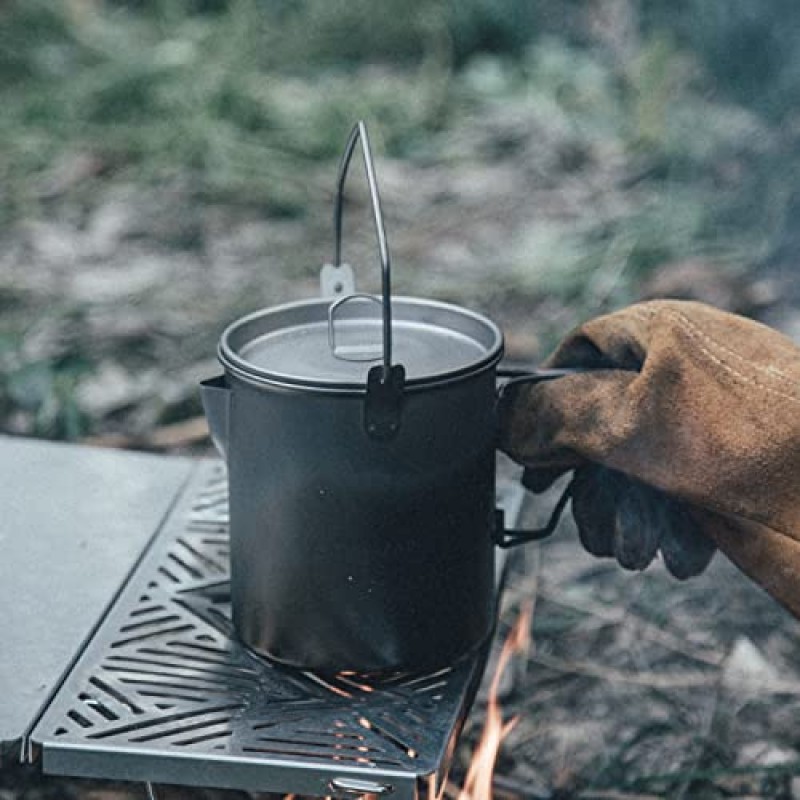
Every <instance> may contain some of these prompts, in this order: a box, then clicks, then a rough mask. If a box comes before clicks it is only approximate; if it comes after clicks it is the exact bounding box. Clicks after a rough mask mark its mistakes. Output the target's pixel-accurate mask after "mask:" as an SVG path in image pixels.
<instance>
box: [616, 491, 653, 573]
mask: <svg viewBox="0 0 800 800" xmlns="http://www.w3.org/2000/svg"><path fill="white" fill-rule="evenodd" d="M626 483H627V485H626V486H625V487H624V489H623V491H622V492H621V493H620V497H619V499H618V501H617V509H616V515H615V518H614V534H613V544H614V556H615V557H616V559H617V561H618V562H619V563H620V566H622V567H624V568H625V569H629V570H637V571H640V570H643V569H646V568H647V567H648V566H650V563H651V562H652V561H653V559H654V558H655V557H656V553H657V552H658V546H659V544H660V541H661V538H662V535H663V533H664V527H665V526H664V520H665V515H664V514H663V512H662V508H661V506H662V503H663V496H662V495H660V493H657V492H655V491H653V490H652V489H650V488H649V487H647V486H644V485H643V484H641V483H638V482H637V481H633V480H629V481H627V482H626Z"/></svg>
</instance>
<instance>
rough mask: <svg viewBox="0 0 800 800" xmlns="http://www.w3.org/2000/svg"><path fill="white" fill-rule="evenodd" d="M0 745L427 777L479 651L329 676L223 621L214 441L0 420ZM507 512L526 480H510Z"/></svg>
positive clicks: (144, 770)
mask: <svg viewBox="0 0 800 800" xmlns="http://www.w3.org/2000/svg"><path fill="white" fill-rule="evenodd" d="M0 465H2V466H0V470H2V473H0V475H2V481H0V492H2V499H3V507H4V509H5V513H4V515H3V522H2V523H0V524H1V525H2V527H0V541H2V542H3V545H4V552H5V555H6V558H5V559H4V560H3V562H2V563H0V599H2V600H4V601H5V602H4V604H3V606H2V607H3V608H4V609H10V610H11V613H10V614H6V616H5V621H4V623H3V626H2V627H3V642H4V646H3V648H2V649H1V650H0V741H2V743H3V752H4V754H5V757H6V758H8V757H10V756H14V755H16V756H19V757H21V758H22V759H23V760H30V761H33V760H37V761H38V762H39V763H40V764H41V766H42V769H43V770H44V771H45V772H47V773H52V774H59V775H72V776H83V777H96V778H117V779H122V780H135V781H146V782H161V783H179V784H187V785H198V786H214V787H221V788H238V789H246V790H254V791H276V792H286V793H296V794H307V795H317V796H322V795H336V796H339V797H348V796H355V795H361V794H364V793H374V794H383V795H387V796H391V797H392V798H398V800H402V799H406V798H407V799H408V800H411V799H412V798H418V797H421V796H424V795H426V794H430V793H435V792H437V791H438V788H439V787H440V786H441V785H442V781H443V780H444V777H445V776H446V773H447V770H448V769H449V765H450V761H451V758H452V754H453V750H454V746H455V743H456V739H457V736H458V734H459V732H460V730H461V727H462V725H463V722H464V720H465V717H466V714H467V712H468V710H469V707H470V705H471V702H472V699H473V696H474V693H475V690H476V688H477V685H478V682H479V680H480V677H481V674H482V671H483V666H484V657H485V653H475V654H474V655H473V656H471V657H469V658H466V659H463V660H462V661H461V662H460V663H458V664H456V665H454V666H453V667H451V668H448V669H444V670H440V671H438V672H436V673H433V674H428V675H408V674H396V675H389V676H383V677H381V678H380V679H375V678H373V677H371V676H360V675H351V674H348V675H344V674H340V675H336V676H320V675H315V674H312V673H307V672H298V671H295V670H289V669H285V668H281V667H279V666H276V665H274V664H271V663H268V662H267V661H265V660H263V659H261V658H260V657H258V656H256V655H255V654H253V653H251V652H250V651H249V650H247V649H246V648H245V647H243V646H242V645H241V644H240V643H239V642H238V641H237V640H236V638H235V637H234V636H233V635H232V628H231V624H230V606H229V592H228V543H227V491H226V488H227V485H226V478H225V473H224V469H223V467H222V465H221V464H220V463H219V462H217V461H210V460H207V461H194V462H193V461H190V460H187V459H181V458H168V457H157V456H147V455H140V454H132V453H120V452H112V451H102V450H94V449H90V448H84V447H76V446H67V445H55V444H46V443H41V442H29V441H22V440H15V439H9V438H4V437H0ZM499 498H500V504H501V506H502V507H503V508H504V510H505V513H506V517H507V518H511V520H512V521H513V519H514V517H516V515H517V513H518V510H519V506H520V503H521V491H520V490H519V489H518V488H517V487H516V486H512V485H510V484H501V491H500V492H499Z"/></svg>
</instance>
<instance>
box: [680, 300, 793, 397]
mask: <svg viewBox="0 0 800 800" xmlns="http://www.w3.org/2000/svg"><path fill="white" fill-rule="evenodd" d="M666 313H671V312H666ZM672 316H673V317H674V318H675V319H676V321H677V322H678V323H679V324H680V326H681V327H682V328H683V330H684V332H685V333H686V334H687V335H688V336H689V337H691V338H692V339H695V340H697V341H698V348H699V349H700V352H702V353H704V354H705V355H706V356H708V357H709V358H710V359H711V360H712V361H713V362H714V363H715V364H717V365H718V366H720V367H722V369H724V370H726V371H727V372H729V373H730V374H731V375H733V376H734V377H736V378H738V379H739V380H740V381H741V382H742V383H745V384H747V385H749V386H756V387H758V388H759V389H761V390H763V391H765V392H769V393H770V394H773V395H775V396H777V397H782V398H783V399H784V400H791V402H793V403H797V404H798V405H800V397H797V396H796V395H793V394H786V393H785V392H781V391H779V390H778V389H775V388H772V387H771V386H768V385H767V384H765V383H762V382H761V381H757V380H753V378H750V377H748V376H747V375H743V374H742V373H741V372H739V371H738V370H737V369H736V368H735V367H734V366H732V365H731V364H728V363H727V362H725V361H723V360H722V359H721V358H720V357H719V356H717V355H715V354H714V353H712V352H711V351H710V350H709V349H708V348H707V347H704V346H703V344H702V343H701V342H707V343H709V344H711V345H717V347H719V349H723V350H725V351H726V352H727V353H729V354H730V355H734V356H737V358H738V359H739V361H741V362H743V363H745V364H747V365H748V366H750V367H756V366H757V365H756V364H753V363H752V362H750V361H748V360H747V359H745V358H743V357H742V356H739V355H738V354H737V353H735V352H734V351H732V350H730V349H729V348H723V347H722V345H720V344H719V343H718V342H716V341H715V340H714V339H712V338H710V337H709V336H706V335H704V334H702V333H701V332H700V331H697V330H696V328H694V326H692V327H689V326H688V325H685V324H683V323H684V321H686V322H688V320H685V318H683V317H681V316H680V315H679V314H672ZM768 374H769V373H768ZM787 380H788V379H787Z"/></svg>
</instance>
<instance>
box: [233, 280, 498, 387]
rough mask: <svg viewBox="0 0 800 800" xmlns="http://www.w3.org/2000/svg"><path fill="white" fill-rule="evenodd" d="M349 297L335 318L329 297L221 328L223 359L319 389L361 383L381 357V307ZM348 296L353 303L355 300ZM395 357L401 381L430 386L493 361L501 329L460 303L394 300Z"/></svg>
mask: <svg viewBox="0 0 800 800" xmlns="http://www.w3.org/2000/svg"><path fill="white" fill-rule="evenodd" d="M357 298H359V299H362V300H363V302H350V303H349V304H348V307H347V308H344V306H341V309H340V311H339V310H337V313H336V316H335V317H334V316H332V314H331V308H332V304H331V301H330V300H312V301H305V302H300V303H291V304H289V305H284V306H279V307H276V308H271V309H265V310H263V311H258V312H256V313H255V314H251V315H250V316H247V317H244V318H242V319H240V320H237V321H236V322H234V323H233V324H232V325H230V326H229V327H228V328H227V330H226V331H225V332H224V333H223V335H222V339H221V341H220V348H219V355H220V360H221V361H222V363H223V365H225V366H226V367H227V368H229V369H230V370H232V371H233V372H234V373H235V374H236V375H238V376H239V377H241V378H244V379H245V380H249V381H250V382H256V383H260V382H266V383H273V384H279V385H293V386H302V387H305V388H308V389H311V390H313V389H318V390H337V389H338V390H353V389H355V390H359V389H364V388H365V386H366V382H367V374H368V372H369V370H370V368H371V367H374V366H375V365H376V364H380V363H382V360H383V346H382V318H381V311H380V305H379V304H375V303H373V302H367V300H368V299H374V298H367V297H366V296H363V295H359V296H357ZM357 298H356V297H354V298H352V300H353V301H355V300H356V299H357ZM392 310H393V313H392V326H391V330H392V341H393V346H392V363H393V364H402V365H403V367H404V368H405V373H406V385H407V386H409V388H410V387H413V386H415V385H417V386H422V385H431V384H436V383H441V382H444V381H447V380H452V379H453V378H456V377H460V376H463V375H466V374H471V373H473V372H475V371H478V370H480V369H482V368H484V367H486V366H488V365H491V364H494V363H496V362H497V361H498V360H499V358H500V356H501V354H502V347H503V340H502V334H501V332H500V329H499V328H498V327H497V326H496V325H495V324H494V323H493V322H491V321H490V320H488V319H487V318H485V317H483V316H481V315H479V314H475V313H474V312H471V311H468V310H467V309H463V308H460V307H459V306H454V305H449V304H447V303H440V302H436V301H432V300H423V299H418V298H408V297H395V298H392Z"/></svg>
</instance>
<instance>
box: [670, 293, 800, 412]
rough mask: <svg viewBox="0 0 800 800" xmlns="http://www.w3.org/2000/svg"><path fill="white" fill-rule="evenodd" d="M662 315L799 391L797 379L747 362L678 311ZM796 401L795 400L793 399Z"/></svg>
mask: <svg viewBox="0 0 800 800" xmlns="http://www.w3.org/2000/svg"><path fill="white" fill-rule="evenodd" d="M664 313H665V314H668V315H669V316H671V317H673V318H674V319H676V320H678V321H679V322H682V323H683V327H684V328H686V327H690V328H691V329H692V330H693V331H694V332H695V333H696V334H697V335H698V336H699V337H700V338H701V339H703V340H705V341H706V342H707V343H709V344H711V345H714V346H716V347H717V348H718V349H719V350H722V351H724V352H725V353H727V354H728V355H731V356H733V357H734V358H735V359H737V360H738V361H740V362H742V363H744V364H746V365H747V366H748V367H751V368H753V369H755V370H758V371H759V372H762V373H764V375H766V376H767V377H769V378H782V379H783V380H785V381H787V382H788V383H790V384H791V385H792V388H795V389H800V382H798V381H797V379H795V378H793V377H791V376H790V375H787V374H786V373H784V372H782V371H781V370H779V369H777V368H776V367H768V366H763V365H761V364H757V363H755V362H752V361H748V360H747V359H746V358H745V357H744V356H742V355H741V354H740V353H737V352H736V351H735V350H731V348H730V347H728V346H727V345H724V344H722V342H718V341H717V340H716V339H714V338H713V337H712V336H710V335H709V334H707V333H706V332H705V331H703V330H700V328H698V327H697V325H695V323H694V322H692V320H690V319H689V318H688V317H687V316H685V315H684V314H682V313H681V312H680V311H676V310H675V309H669V308H668V309H664ZM795 399H797V398H795Z"/></svg>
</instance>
